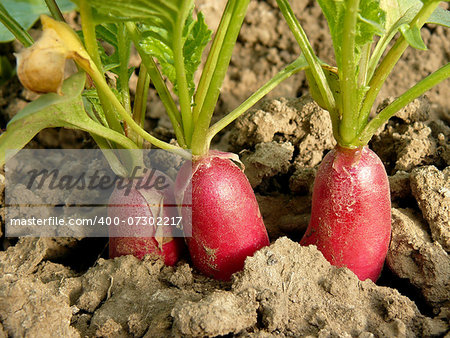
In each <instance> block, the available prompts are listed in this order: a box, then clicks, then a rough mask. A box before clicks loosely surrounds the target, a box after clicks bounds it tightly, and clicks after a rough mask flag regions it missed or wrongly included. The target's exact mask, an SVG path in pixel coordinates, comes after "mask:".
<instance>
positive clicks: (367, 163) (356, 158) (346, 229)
mask: <svg viewBox="0 0 450 338" xmlns="http://www.w3.org/2000/svg"><path fill="white" fill-rule="evenodd" d="M355 225H357V226H355ZM390 233H391V202H390V193H389V181H388V178H387V175H386V171H385V169H384V166H383V163H382V162H381V160H380V159H379V158H378V156H377V155H376V154H375V153H374V152H373V151H371V150H370V149H369V148H368V147H367V146H366V147H363V148H357V149H348V148H342V147H339V146H338V147H336V148H335V149H333V150H332V151H330V152H329V153H328V154H327V155H326V156H325V158H324V160H323V162H322V164H321V165H320V167H319V170H318V172H317V176H316V179H315V181H314V191H313V198H312V211H311V220H310V223H309V226H308V229H307V230H306V234H305V236H304V237H303V238H302V240H301V242H300V243H301V244H302V245H309V244H314V245H316V246H317V247H318V249H319V250H320V251H321V252H322V253H323V255H324V256H325V258H326V259H327V260H328V261H329V262H330V263H331V264H333V265H336V266H346V267H348V268H349V269H350V270H352V271H353V272H354V273H355V274H356V275H357V276H358V278H359V279H360V280H365V279H367V278H370V279H371V280H373V281H376V280H377V278H378V276H379V275H380V273H381V270H382V268H383V263H384V259H385V257H386V253H387V250H388V246H389V239H390Z"/></svg>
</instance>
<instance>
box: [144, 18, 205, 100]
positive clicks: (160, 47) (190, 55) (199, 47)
mask: <svg viewBox="0 0 450 338" xmlns="http://www.w3.org/2000/svg"><path fill="white" fill-rule="evenodd" d="M142 29H144V31H143V33H142V36H143V39H142V41H141V46H142V49H143V50H144V51H145V52H146V53H147V54H149V55H151V56H153V57H155V58H156V59H157V60H158V62H159V64H160V66H161V70H162V73H163V74H164V75H165V76H167V78H168V79H169V81H170V82H171V83H172V84H173V85H174V90H175V92H176V93H177V90H178V88H177V79H176V71H175V60H174V51H173V45H172V41H173V34H172V33H171V29H169V28H166V27H161V26H150V25H145V26H143V27H142ZM210 39H211V31H210V30H209V29H208V26H207V25H206V23H205V19H204V16H203V14H202V13H198V14H197V20H195V21H194V20H193V18H192V11H191V13H190V14H189V15H188V17H187V19H186V22H185V26H184V29H183V41H184V46H183V57H184V65H185V69H186V78H187V82H188V88H189V93H190V95H191V97H192V96H193V95H194V91H195V84H194V73H195V71H196V70H197V68H198V66H199V65H200V62H201V58H202V54H203V50H204V49H205V47H206V45H207V44H208V42H209V40H210Z"/></svg>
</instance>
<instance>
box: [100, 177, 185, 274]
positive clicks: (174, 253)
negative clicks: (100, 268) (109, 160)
mask: <svg viewBox="0 0 450 338" xmlns="http://www.w3.org/2000/svg"><path fill="white" fill-rule="evenodd" d="M160 176H164V178H165V180H166V182H169V184H170V186H169V187H168V188H166V189H163V190H157V189H156V188H155V187H153V188H150V189H136V188H135V186H136V184H137V180H136V179H135V182H134V183H133V188H132V189H131V190H130V192H129V194H128V195H127V194H126V189H117V188H116V189H114V191H113V193H112V194H111V197H110V199H109V208H108V217H111V219H114V218H115V217H117V218H119V219H120V220H121V221H123V222H124V223H121V224H120V225H119V226H118V227H117V228H115V227H113V226H110V239H109V257H110V258H115V257H119V256H123V255H133V256H135V257H137V258H139V259H142V258H143V257H144V256H145V255H151V256H155V257H161V258H162V259H163V260H164V263H165V264H166V265H169V266H172V265H174V264H175V263H176V262H178V260H179V259H180V256H181V255H182V253H183V249H184V243H183V239H182V238H179V237H171V236H170V235H171V232H170V230H169V231H167V230H166V231H167V232H166V233H165V234H164V237H161V238H158V237H155V231H154V230H155V229H154V228H150V227H149V226H147V227H146V228H145V227H144V226H143V225H142V224H143V221H142V220H143V219H147V220H149V219H156V218H157V217H163V218H164V217H169V219H172V217H176V216H178V214H177V212H176V208H174V207H172V208H168V207H162V208H159V207H158V206H156V207H150V206H149V204H158V203H161V198H164V202H163V203H164V205H169V204H170V205H174V204H175V199H174V197H173V190H172V189H173V181H172V180H171V179H170V178H169V177H168V176H166V175H165V174H163V173H161V172H158V171H155V174H154V175H153V177H152V178H151V180H150V181H149V184H148V186H150V185H151V184H152V183H153V182H154V180H155V179H156V178H157V177H160ZM146 178H147V177H144V179H143V182H145V180H146ZM143 194H145V196H146V197H144V195H143ZM114 205H116V206H114ZM161 212H162V214H161ZM128 219H130V220H133V222H137V220H140V224H141V225H140V226H139V225H136V226H134V227H133V226H132V225H128V223H129V222H128ZM124 224H125V225H124ZM118 232H119V233H118ZM121 232H122V233H125V234H126V235H127V236H130V234H132V233H134V232H136V233H135V235H136V236H135V237H131V236H130V237H118V236H119V235H120V234H121ZM142 234H145V235H146V236H142Z"/></svg>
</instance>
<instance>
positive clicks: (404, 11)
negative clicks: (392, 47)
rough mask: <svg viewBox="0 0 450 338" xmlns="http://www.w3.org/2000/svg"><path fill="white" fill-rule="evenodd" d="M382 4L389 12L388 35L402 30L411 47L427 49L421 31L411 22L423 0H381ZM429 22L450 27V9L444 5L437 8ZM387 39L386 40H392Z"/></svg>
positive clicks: (387, 21)
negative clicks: (411, 26) (410, 24)
mask: <svg viewBox="0 0 450 338" xmlns="http://www.w3.org/2000/svg"><path fill="white" fill-rule="evenodd" d="M380 6H381V7H382V8H383V9H384V10H385V12H386V13H387V19H386V30H388V31H389V33H388V36H389V37H391V38H392V37H393V35H394V34H395V33H396V32H397V30H400V32H401V33H402V35H403V36H404V38H405V40H406V41H407V42H408V43H409V45H411V47H414V48H417V49H421V50H426V49H427V47H426V45H425V43H424V42H423V40H422V37H421V35H420V31H419V29H418V28H417V27H413V28H410V26H409V23H411V21H412V20H413V19H414V17H415V15H416V14H417V13H418V12H419V11H420V9H421V8H422V6H423V2H422V1H420V0H381V1H380ZM427 23H432V24H436V25H441V26H444V27H450V11H447V10H445V9H444V8H442V7H437V8H436V10H435V11H434V12H433V13H432V14H431V16H430V17H429V18H428V19H427ZM391 38H389V39H386V40H390V39H391Z"/></svg>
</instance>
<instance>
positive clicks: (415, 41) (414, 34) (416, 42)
mask: <svg viewBox="0 0 450 338" xmlns="http://www.w3.org/2000/svg"><path fill="white" fill-rule="evenodd" d="M400 32H402V35H403V37H404V38H405V40H406V41H407V42H408V43H409V45H410V46H411V47H414V48H417V49H421V50H426V49H427V46H426V45H425V43H424V42H423V40H422V36H421V35H420V29H419V28H418V27H417V26H413V27H412V28H410V27H409V25H402V26H400Z"/></svg>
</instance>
